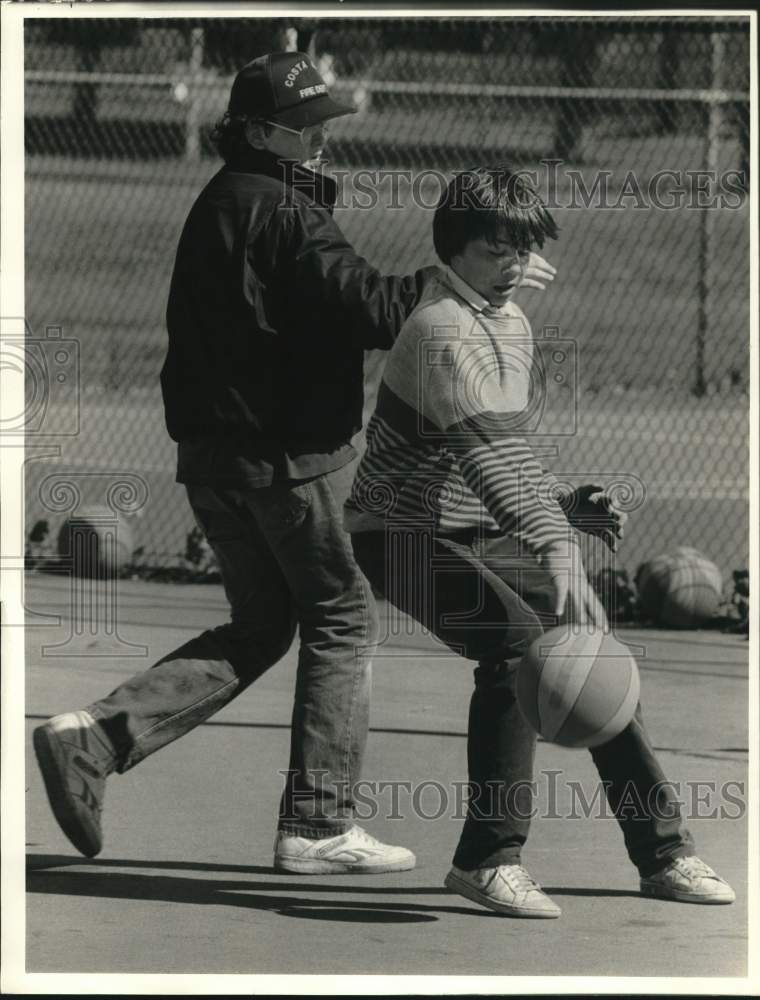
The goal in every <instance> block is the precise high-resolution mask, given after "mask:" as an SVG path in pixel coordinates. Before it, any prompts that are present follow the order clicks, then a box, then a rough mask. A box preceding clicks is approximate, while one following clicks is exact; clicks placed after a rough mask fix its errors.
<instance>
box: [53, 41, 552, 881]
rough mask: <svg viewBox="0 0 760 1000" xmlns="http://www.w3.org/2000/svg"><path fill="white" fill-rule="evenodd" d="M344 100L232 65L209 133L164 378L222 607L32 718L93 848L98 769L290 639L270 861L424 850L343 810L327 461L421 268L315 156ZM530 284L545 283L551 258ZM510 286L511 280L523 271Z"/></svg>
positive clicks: (179, 720)
mask: <svg viewBox="0 0 760 1000" xmlns="http://www.w3.org/2000/svg"><path fill="white" fill-rule="evenodd" d="M352 110H353V109H352V108H348V107H345V106H342V105H340V104H337V103H336V102H335V101H334V100H333V99H332V98H331V97H330V96H329V94H328V93H327V88H326V86H325V84H324V82H323V80H322V79H321V77H320V76H319V74H318V73H317V71H316V69H315V68H314V66H313V65H312V63H311V61H310V59H309V57H308V56H306V55H304V54H302V53H292V52H288V53H274V54H271V55H268V56H264V57H262V58H260V59H255V60H254V61H253V62H251V63H249V64H248V65H247V66H246V67H244V68H243V69H242V70H241V71H240V73H239V74H238V75H237V77H236V79H235V82H234V84H233V88H232V93H231V96H230V108H229V111H228V114H227V115H226V116H225V119H224V121H223V123H222V124H221V126H220V127H219V129H218V130H217V135H218V143H219V148H220V152H221V153H222V155H223V157H224V159H225V161H226V162H225V166H224V167H223V168H222V169H221V170H220V171H219V172H218V173H217V174H216V176H215V177H213V178H212V180H211V181H210V182H209V183H208V184H207V186H206V187H205V188H204V190H203V191H202V192H201V194H200V195H199V197H198V199H197V201H196V202H195V204H194V205H193V207H192V209H191V211H190V214H189V216H188V219H187V221H186V223H185V226H184V229H183V232H182V236H181V238H180V242H179V247H178V250H177V257H176V262H175V267H174V273H173V276H172V282H171V289H170V294H169V304H168V309H167V328H168V333H169V348H168V352H167V356H166V362H165V364H164V367H163V370H162V372H161V386H162V391H163V398H164V405H165V413H166V423H167V428H168V431H169V434H170V435H171V437H172V438H173V439H174V440H175V441H177V442H178V472H177V479H178V481H179V482H181V483H184V484H185V486H186V489H187V494H188V499H189V502H190V505H191V507H192V510H193V513H194V515H195V518H196V521H197V523H198V525H199V526H200V528H201V529H202V531H203V532H204V534H205V536H206V537H207V539H208V541H209V543H210V544H211V546H212V548H213V550H214V552H215V554H216V556H217V559H218V562H219V566H220V570H221V574H222V579H223V582H224V586H225V592H226V594H227V597H228V599H229V602H230V605H231V621H230V622H229V623H228V624H226V625H223V626H221V627H218V628H214V629H210V630H207V631H205V632H203V633H202V634H200V635H199V636H197V637H195V638H194V639H191V640H190V641H189V642H187V643H185V644H184V645H183V646H182V647H180V648H179V649H177V650H175V651H174V652H172V653H170V654H169V655H168V656H166V657H165V658H164V659H163V660H161V661H160V662H159V663H157V664H156V665H155V666H154V667H153V668H152V669H150V670H148V671H145V672H143V673H141V674H138V675H137V676H135V677H133V678H132V679H131V680H129V681H127V682H125V683H124V684H122V685H120V686H119V687H118V688H117V689H116V690H115V691H113V692H112V693H111V694H110V695H109V696H108V697H107V698H104V699H101V700H99V701H96V702H94V703H93V704H91V705H89V706H88V707H87V709H85V710H82V711H77V712H70V713H66V714H64V715H59V716H56V717H55V718H53V719H51V720H49V721H48V722H47V723H45V724H44V725H43V726H40V727H39V728H38V729H37V730H36V731H35V736H34V743H35V749H36V752H37V759H38V761H39V764H40V767H41V770H42V774H43V778H44V780H45V785H46V789H47V792H48V797H49V799H50V803H51V806H52V808H53V811H54V813H55V815H56V818H57V819H58V822H59V824H60V825H61V827H62V829H63V831H64V832H65V833H66V835H67V836H68V837H69V839H70V840H71V842H72V843H73V844H74V846H75V847H77V849H78V850H80V851H81V852H82V853H83V854H86V855H88V856H93V855H95V854H97V853H98V852H99V851H100V849H101V846H102V830H101V810H102V804H103V797H104V792H105V781H106V778H107V776H108V775H109V774H110V773H112V772H114V771H116V772H119V773H122V772H124V771H126V770H128V769H129V768H131V767H133V766H134V765H135V764H137V763H138V762H139V761H141V760H143V759H144V758H145V757H146V756H147V755H148V754H150V753H152V752H153V751H155V750H157V749H159V748H161V747H163V746H165V745H166V744H167V743H169V742H171V741H173V740H175V739H176V738H177V737H179V736H181V735H183V734H184V733H186V732H188V731H189V730H190V729H192V728H194V727H195V726H197V725H198V724H199V723H201V722H203V721H204V720H206V719H207V718H209V716H211V715H213V714H214V713H215V712H217V711H218V710H219V709H220V708H223V707H224V706H225V705H227V704H228V703H229V702H230V701H231V700H232V699H233V698H234V697H236V696H237V695H238V694H239V693H240V692H241V691H242V690H244V689H245V688H246V687H247V686H248V685H249V684H251V683H252V682H253V681H254V680H256V678H257V677H259V676H260V675H261V674H262V673H264V671H266V670H267V669H268V668H269V667H271V666H272V665H273V664H274V663H276V662H277V661H278V660H279V659H281V658H282V657H283V656H284V654H285V653H286V652H287V650H288V649H289V647H290V645H291V643H292V640H293V637H294V634H295V629H296V626H298V630H299V637H300V650H299V659H298V673H297V681H296V691H295V703H294V709H293V717H292V728H291V753H290V764H289V769H288V772H287V778H286V782H285V790H284V792H283V796H282V801H281V806H280V817H279V822H278V832H277V838H276V842H275V856H274V860H275V866H276V867H277V868H280V869H283V870H288V871H298V872H302V873H317V872H330V871H332V872H336V871H352V872H362V873H364V872H371V871H376V872H379V871H393V870H403V869H407V868H411V867H413V865H414V863H415V858H414V855H413V854H412V853H411V852H410V851H408V850H406V849H405V848H402V847H394V846H390V845H387V844H383V843H381V842H379V841H377V840H376V839H375V838H373V837H371V836H370V835H369V834H367V833H366V832H365V831H363V830H362V829H361V828H360V827H358V826H356V825H355V823H354V820H353V799H352V790H353V786H354V784H355V782H356V780H357V779H358V776H359V773H360V768H361V762H362V756H363V752H364V746H365V742H366V737H367V729H368V707H369V689H370V653H371V650H372V646H373V643H374V642H375V641H376V638H377V619H376V612H375V607H374V602H373V598H372V594H371V591H370V588H369V586H368V584H367V582H366V580H365V578H364V577H363V575H362V573H361V572H360V570H359V569H358V567H357V565H356V562H355V560H354V557H353V552H352V549H351V544H350V541H349V539H348V536H347V535H346V534H345V532H344V530H343V527H342V510H341V507H340V501H339V499H338V498H337V497H336V490H335V475H336V473H337V472H338V470H340V469H341V468H342V467H344V466H345V465H346V464H347V463H348V462H350V461H351V459H352V458H353V457H354V455H355V452H354V449H353V448H352V446H351V438H352V436H353V435H354V434H355V433H356V432H357V431H358V430H359V429H360V427H361V416H362V402H363V399H362V392H363V369H362V361H363V352H364V351H365V350H367V349H369V348H378V347H379V348H389V347H390V346H391V344H392V342H393V339H394V337H395V336H396V334H397V332H398V330H399V329H400V327H401V325H402V323H403V321H404V319H405V318H406V316H407V315H408V314H409V313H410V312H411V310H412V309H413V308H414V307H415V305H416V304H417V302H418V300H419V298H420V295H421V293H422V290H423V286H424V282H425V278H426V273H425V270H424V269H423V270H422V271H418V272H416V274H414V275H412V276H409V277H403V278H400V277H384V276H382V275H380V274H379V273H378V272H377V271H376V270H375V269H374V268H372V267H371V266H370V265H369V264H368V263H367V262H366V261H365V260H364V259H363V258H362V257H360V256H359V255H357V254H356V252H355V251H354V250H353V248H352V247H351V246H350V244H349V243H348V242H347V241H346V239H345V237H344V236H343V234H342V233H341V231H340V228H339V227H338V226H337V224H336V223H335V221H334V219H333V217H332V209H333V206H334V204H335V200H336V194H337V191H336V187H335V184H334V182H333V181H332V180H331V179H330V178H328V177H326V176H323V175H322V174H321V173H319V171H318V170H312V169H309V167H310V166H312V165H313V164H314V161H315V160H316V159H318V158H319V156H320V155H321V151H322V147H323V145H324V141H325V136H324V123H325V122H326V121H328V120H329V119H331V118H335V117H337V116H339V115H343V114H348V113H350V112H351V111H352ZM534 264H535V269H534V270H531V272H530V273H529V274H528V278H527V282H526V281H525V280H524V276H523V283H527V284H534V285H536V286H537V287H542V283H543V282H544V281H545V280H550V277H551V275H550V271H549V270H547V266H546V265H544V263H543V262H542V261H540V259H538V260H537V261H536V262H534ZM515 280H518V276H517V275H516V276H515Z"/></svg>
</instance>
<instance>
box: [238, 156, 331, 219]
mask: <svg viewBox="0 0 760 1000" xmlns="http://www.w3.org/2000/svg"><path fill="white" fill-rule="evenodd" d="M226 169H227V170H231V171H236V172H238V171H243V172H244V173H251V174H264V175H265V176H266V177H273V178H275V179H276V180H278V181H281V182H282V183H283V184H285V185H286V186H287V187H292V188H294V189H295V190H296V191H299V192H300V193H301V194H304V195H306V197H307V198H309V199H310V200H311V201H313V202H315V203H316V204H317V205H321V206H322V208H326V209H328V211H332V209H333V208H334V207H335V202H336V201H337V200H338V185H337V184H336V183H335V181H334V180H333V179H332V177H329V176H327V175H325V174H322V173H317V172H315V171H313V170H309V169H307V168H306V167H304V166H303V165H302V164H300V163H298V162H297V161H296V160H279V159H278V158H277V157H276V156H274V155H273V154H272V153H269V152H267V151H266V150H262V149H254V148H253V147H249V148H248V149H245V150H241V151H240V152H239V153H237V154H236V155H235V156H234V157H233V158H232V159H230V160H229V161H228V163H227V167H226Z"/></svg>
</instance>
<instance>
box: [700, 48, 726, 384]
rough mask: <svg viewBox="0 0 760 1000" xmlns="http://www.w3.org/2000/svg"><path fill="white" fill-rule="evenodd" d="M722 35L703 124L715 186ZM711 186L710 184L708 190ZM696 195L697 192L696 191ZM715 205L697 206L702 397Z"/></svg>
mask: <svg viewBox="0 0 760 1000" xmlns="http://www.w3.org/2000/svg"><path fill="white" fill-rule="evenodd" d="M725 49H726V38H725V35H723V34H722V33H720V32H717V31H713V32H711V34H710V94H709V98H708V102H707V113H706V119H707V121H706V127H705V153H704V160H705V169H706V170H707V171H708V175H707V176H708V183H710V180H711V179H712V178H713V177H715V188H716V189H717V176H718V162H719V161H718V156H719V152H720V126H721V121H722V117H723V98H722V95H721V94H720V93H718V91H720V90H721V89H722V83H723V64H724V59H725ZM712 190H713V188H712V186H710V191H712ZM697 197H699V191H697ZM714 212H715V208H714V207H713V206H711V204H710V198H708V200H707V205H705V206H703V207H702V208H700V209H699V264H698V267H699V271H698V275H699V277H698V280H697V309H698V313H697V342H696V358H695V377H694V395H695V396H704V394H705V393H706V392H707V376H706V374H705V358H706V349H707V332H708V329H707V328H708V317H707V308H708V304H709V297H710V257H711V253H712V246H713V242H714V240H713V233H714V229H715V216H714Z"/></svg>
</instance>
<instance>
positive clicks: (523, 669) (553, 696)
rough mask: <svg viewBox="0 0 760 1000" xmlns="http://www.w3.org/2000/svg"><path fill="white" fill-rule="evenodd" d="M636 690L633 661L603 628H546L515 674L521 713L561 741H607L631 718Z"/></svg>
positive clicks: (588, 743)
mask: <svg viewBox="0 0 760 1000" xmlns="http://www.w3.org/2000/svg"><path fill="white" fill-rule="evenodd" d="M639 690H640V681H639V670H638V667H637V666H636V661H635V660H634V658H633V657H632V656H631V654H630V652H629V650H628V649H627V647H625V646H624V645H623V644H622V643H620V642H618V641H617V639H616V638H615V637H614V636H613V635H612V634H611V633H609V632H605V631H603V630H602V629H595V630H594V631H592V632H590V633H589V632H588V631H585V630H584V631H583V632H581V633H580V634H577V635H576V634H573V632H572V631H571V630H570V628H569V626H566V625H560V626H558V627H557V628H553V629H551V630H550V631H548V632H546V633H545V634H544V635H542V636H541V637H540V638H538V639H536V640H535V641H534V642H532V643H531V645H530V646H529V647H528V651H527V652H526V654H525V656H524V657H523V659H522V662H521V663H520V667H519V670H518V674H517V701H518V704H519V706H520V708H521V710H522V713H523V715H524V716H525V718H526V719H527V720H528V722H529V723H530V724H531V726H533V728H534V729H535V730H536V731H537V732H538V733H540V734H541V736H543V737H544V739H546V740H549V741H550V742H552V743H559V744H560V745H561V746H565V747H596V746H601V744H602V743H608V742H609V741H610V740H611V739H613V738H614V737H615V736H617V735H618V733H620V732H622V730H623V729H625V727H626V726H627V725H628V723H629V722H630V721H631V719H632V718H633V713H634V712H635V711H636V705H637V704H638V701H639Z"/></svg>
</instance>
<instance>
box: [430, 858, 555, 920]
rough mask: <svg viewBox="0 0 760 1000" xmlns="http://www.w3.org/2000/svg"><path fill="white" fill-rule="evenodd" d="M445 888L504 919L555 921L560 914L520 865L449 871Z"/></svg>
mask: <svg viewBox="0 0 760 1000" xmlns="http://www.w3.org/2000/svg"><path fill="white" fill-rule="evenodd" d="M444 885H445V886H446V888H447V889H449V890H450V891H451V892H456V893H458V894H459V895H460V896H465V897H466V898H467V899H471V900H472V901H473V902H475V903H480V905H481V906H487V907H488V909H489V910H495V911H496V913H501V914H503V915H504V916H505V917H533V918H538V919H544V920H546V919H548V918H551V917H558V916H559V915H560V913H561V912H562V910H560V908H559V907H558V906H557V904H556V903H555V902H554V900H552V899H549V897H548V896H547V895H546V893H545V892H542V891H541V886H540V885H539V884H538V882H536V881H535V879H534V878H533V877H532V876H531V875H529V874H528V872H527V871H526V870H525V869H524V868H523V866H522V865H499V866H498V867H496V868H475V869H474V870H473V871H462V869H460V868H452V869H451V871H450V872H449V874H448V875H447V876H446V879H445V882H444Z"/></svg>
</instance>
